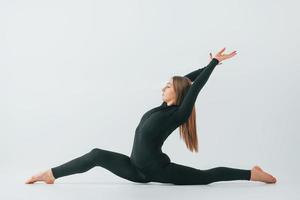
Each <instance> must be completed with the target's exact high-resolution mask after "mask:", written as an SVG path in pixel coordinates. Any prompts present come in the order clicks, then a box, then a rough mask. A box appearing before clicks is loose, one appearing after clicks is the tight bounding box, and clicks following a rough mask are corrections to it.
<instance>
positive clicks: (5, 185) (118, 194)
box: [0, 168, 300, 200]
mask: <svg viewBox="0 0 300 200" xmlns="http://www.w3.org/2000/svg"><path fill="white" fill-rule="evenodd" d="M2 172H3V171H2ZM29 174H30V173H29V172H28V171H26V172H25V171H23V172H21V171H19V172H17V173H15V172H12V171H11V172H10V171H9V170H7V171H4V173H1V176H2V177H1V179H2V181H1V186H0V187H1V188H2V189H1V194H0V199H2V200H7V199H22V200H24V199H32V200H34V199H38V200H40V199H55V200H59V199H63V200H66V199H72V200H76V199H95V198H97V199H122V200H126V199H130V200H133V199H141V198H142V199H151V200H154V199H155V200H159V199H164V200H166V199H187V198H189V199H230V200H232V199H242V200H247V199H251V200H253V199H255V200H257V199H272V200H275V199H287V200H292V199H295V200H296V199H300V192H299V188H300V187H299V186H300V184H299V183H296V181H295V179H291V178H290V177H285V176H284V174H282V175H279V176H277V177H278V182H277V183H276V184H264V183H260V182H248V181H229V182H228V181H227V182H216V183H212V184H210V185H192V186H191V185H190V186H177V185H169V184H161V183H148V184H139V183H133V182H130V181H127V180H124V179H121V178H119V177H117V176H115V175H113V174H111V173H110V172H108V171H104V170H100V168H94V169H92V170H90V171H89V172H86V173H83V174H77V175H72V176H67V177H63V178H61V179H57V180H56V182H55V184H53V185H47V184H44V183H41V182H38V183H35V184H31V185H27V184H24V183H23V182H24V181H25V179H26V178H27V176H28V175H29ZM95 179H96V180H97V181H95ZM3 180H4V181H3ZM291 180H293V181H291Z"/></svg>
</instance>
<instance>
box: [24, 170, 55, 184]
mask: <svg viewBox="0 0 300 200" xmlns="http://www.w3.org/2000/svg"><path fill="white" fill-rule="evenodd" d="M36 181H44V182H45V183H47V184H53V183H54V181H55V178H54V176H53V173H52V170H51V169H49V170H47V171H44V172H40V173H38V174H36V175H33V176H31V177H30V178H29V179H28V180H26V182H25V183H26V184H32V183H35V182H36Z"/></svg>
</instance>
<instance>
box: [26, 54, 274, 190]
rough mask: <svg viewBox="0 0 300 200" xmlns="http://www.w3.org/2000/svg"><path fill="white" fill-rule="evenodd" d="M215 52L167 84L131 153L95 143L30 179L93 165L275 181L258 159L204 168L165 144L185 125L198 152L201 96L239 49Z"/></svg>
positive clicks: (177, 176)
mask: <svg viewBox="0 0 300 200" xmlns="http://www.w3.org/2000/svg"><path fill="white" fill-rule="evenodd" d="M224 51H225V48H223V49H222V50H221V51H219V52H218V53H217V54H216V55H215V56H212V54H210V59H211V60H210V62H209V64H208V65H207V66H206V67H203V68H200V69H197V70H195V71H192V72H190V73H188V74H187V75H185V76H173V77H171V79H170V80H169V81H168V82H167V84H166V86H165V87H164V88H163V89H162V92H163V94H162V99H163V102H162V103H161V104H160V105H159V106H157V107H154V108H152V109H150V110H149V111H147V112H146V113H145V114H144V115H143V116H142V118H141V120H140V122H139V124H138V126H137V128H136V130H135V136H134V143H133V147H132V151H131V155H130V157H129V156H127V155H124V154H121V153H118V152H113V151H109V150H105V149H100V148H93V149H92V150H91V151H90V152H88V153H86V154H84V155H82V156H80V157H77V158H75V159H73V160H70V161H69V162H66V163H64V164H62V165H60V166H56V167H53V168H50V169H48V170H46V171H43V172H40V173H38V174H36V175H34V176H31V177H30V178H29V179H28V180H27V181H26V182H25V183H27V184H31V183H34V182H36V181H44V182H45V183H47V184H53V183H54V181H55V179H57V178H61V177H63V176H68V175H71V174H76V173H83V172H86V171H88V170H90V169H91V168H93V167H96V166H100V167H103V168H105V169H107V170H109V171H110V172H112V173H114V174H115V175H117V176H119V177H122V178H124V179H127V180H129V181H132V182H136V183H149V182H159V183H170V184H175V185H203V184H210V183H213V182H217V181H233V180H247V181H250V180H251V181H261V182H265V183H275V182H276V178H275V177H274V176H272V175H271V174H268V173H267V172H265V171H264V170H262V169H261V168H260V167H259V166H257V165H255V166H253V167H252V169H237V168H229V167H215V168H211V169H206V170H201V169H197V168H193V167H188V166H184V165H181V164H176V163H173V162H171V160H170V158H169V157H168V155H166V154H165V153H163V152H162V150H161V148H162V145H163V143H164V141H165V140H166V139H167V137H168V136H169V135H170V134H171V133H172V132H173V131H174V130H175V129H176V128H178V127H179V133H180V136H181V138H183V139H184V142H185V144H186V147H187V148H188V149H189V150H190V151H191V152H193V151H195V152H198V141H197V133H196V114H195V105H194V104H195V101H196V99H197V96H198V94H199V92H200V90H201V89H202V88H203V87H204V85H205V83H206V82H207V80H208V78H209V77H210V75H211V73H212V71H213V70H214V69H215V67H216V66H217V65H219V64H221V61H224V60H226V59H229V58H231V57H233V56H235V55H236V51H233V52H231V53H229V54H225V53H224Z"/></svg>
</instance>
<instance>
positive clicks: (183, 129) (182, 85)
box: [172, 76, 198, 152]
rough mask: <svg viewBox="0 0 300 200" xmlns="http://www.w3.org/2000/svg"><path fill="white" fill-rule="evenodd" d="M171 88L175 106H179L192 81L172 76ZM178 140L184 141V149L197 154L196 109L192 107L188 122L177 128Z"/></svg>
mask: <svg viewBox="0 0 300 200" xmlns="http://www.w3.org/2000/svg"><path fill="white" fill-rule="evenodd" d="M172 79H173V86H174V90H175V93H176V105H180V104H181V102H182V100H183V98H184V96H185V94H186V93H187V91H188V89H189V88H190V87H191V85H192V81H191V80H190V79H189V78H187V77H184V76H173V77H172ZM179 135H180V138H183V139H184V142H185V144H186V147H187V148H188V149H189V150H190V151H191V152H193V151H195V152H198V138H197V129H196V108H195V105H194V106H193V109H192V113H191V114H190V116H189V118H188V120H187V121H186V122H184V123H183V124H181V125H180V126H179Z"/></svg>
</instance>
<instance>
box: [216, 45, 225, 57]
mask: <svg viewBox="0 0 300 200" xmlns="http://www.w3.org/2000/svg"><path fill="white" fill-rule="evenodd" d="M225 49H226V48H225V47H224V48H223V49H221V51H219V52H218V53H217V54H218V55H221V54H222V53H223V52H224V51H225Z"/></svg>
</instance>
